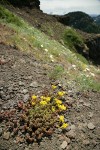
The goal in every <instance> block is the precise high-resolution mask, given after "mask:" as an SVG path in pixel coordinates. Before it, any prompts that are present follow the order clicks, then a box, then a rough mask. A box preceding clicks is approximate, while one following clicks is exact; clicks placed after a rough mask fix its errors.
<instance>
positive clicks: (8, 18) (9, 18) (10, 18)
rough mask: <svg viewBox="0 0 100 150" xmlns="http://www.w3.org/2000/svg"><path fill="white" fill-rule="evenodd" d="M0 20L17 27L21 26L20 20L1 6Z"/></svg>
mask: <svg viewBox="0 0 100 150" xmlns="http://www.w3.org/2000/svg"><path fill="white" fill-rule="evenodd" d="M0 18H1V19H2V20H3V21H4V22H7V23H12V24H16V25H17V26H20V27H21V26H23V22H22V20H21V18H19V17H17V16H16V15H14V14H13V13H11V12H10V11H8V10H7V9H5V8H4V7H3V6H0Z"/></svg>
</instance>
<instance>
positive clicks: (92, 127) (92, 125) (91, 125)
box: [88, 122, 95, 130]
mask: <svg viewBox="0 0 100 150" xmlns="http://www.w3.org/2000/svg"><path fill="white" fill-rule="evenodd" d="M94 128H95V126H94V124H93V123H91V122H90V123H89V124H88V129H90V130H93V129H94Z"/></svg>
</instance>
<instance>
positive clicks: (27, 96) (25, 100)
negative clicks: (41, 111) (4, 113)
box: [23, 94, 30, 102]
mask: <svg viewBox="0 0 100 150" xmlns="http://www.w3.org/2000/svg"><path fill="white" fill-rule="evenodd" d="M29 97H30V96H29V94H26V95H24V97H23V101H24V102H27V101H28V100H29Z"/></svg>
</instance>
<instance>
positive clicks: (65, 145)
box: [60, 141, 68, 149]
mask: <svg viewBox="0 0 100 150" xmlns="http://www.w3.org/2000/svg"><path fill="white" fill-rule="evenodd" d="M67 145H68V143H67V142H66V141H63V143H62V144H61V146H60V147H61V148H62V149H65V148H66V147H67Z"/></svg>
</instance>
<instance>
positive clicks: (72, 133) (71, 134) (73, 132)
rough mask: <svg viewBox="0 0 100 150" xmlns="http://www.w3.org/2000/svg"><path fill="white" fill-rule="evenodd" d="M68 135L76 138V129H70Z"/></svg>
mask: <svg viewBox="0 0 100 150" xmlns="http://www.w3.org/2000/svg"><path fill="white" fill-rule="evenodd" d="M67 136H68V137H69V138H71V139H74V138H75V136H76V133H75V131H74V130H70V131H69V132H68V133H67Z"/></svg>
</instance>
